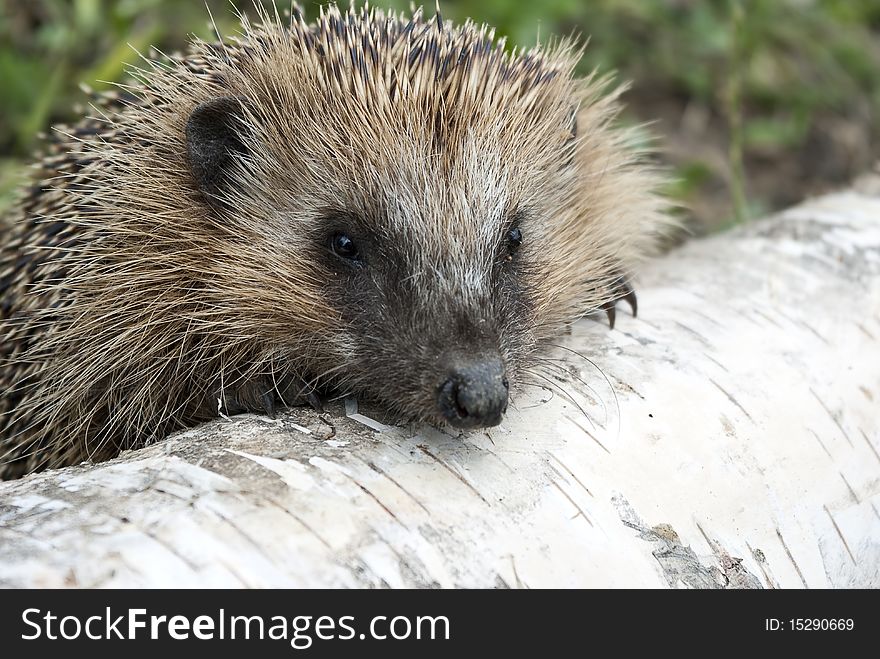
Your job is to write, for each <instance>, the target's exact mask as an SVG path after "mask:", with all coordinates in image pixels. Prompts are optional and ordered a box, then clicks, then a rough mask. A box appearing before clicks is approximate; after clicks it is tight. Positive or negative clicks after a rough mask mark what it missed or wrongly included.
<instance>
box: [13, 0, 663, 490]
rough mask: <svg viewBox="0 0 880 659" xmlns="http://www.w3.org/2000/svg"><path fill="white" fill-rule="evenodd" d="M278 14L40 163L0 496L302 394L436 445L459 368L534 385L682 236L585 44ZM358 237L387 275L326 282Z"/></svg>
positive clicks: (373, 16)
mask: <svg viewBox="0 0 880 659" xmlns="http://www.w3.org/2000/svg"><path fill="white" fill-rule="evenodd" d="M259 14H260V16H259V18H260V22H259V24H258V25H251V24H250V23H248V22H247V20H245V19H243V29H244V31H243V36H242V37H241V38H240V39H238V40H236V41H234V42H227V43H225V44H215V45H211V44H206V43H201V42H199V43H195V44H194V45H193V47H192V49H191V52H190V54H189V55H187V56H186V57H182V58H169V59H166V60H162V61H149V62H148V63H147V67H146V68H144V69H143V70H138V71H136V72H135V78H136V80H137V82H136V83H135V84H133V85H132V86H130V87H128V88H126V89H125V90H124V97H120V98H119V99H118V100H116V99H114V98H111V97H108V98H107V99H105V101H104V104H103V106H99V107H98V108H97V109H98V114H97V117H96V118H95V119H87V120H84V121H83V122H82V123H81V124H78V125H77V126H76V127H74V128H73V129H70V130H69V131H67V132H64V133H63V134H59V136H58V137H57V138H56V140H57V144H56V146H55V147H54V150H53V152H52V153H51V154H50V155H49V156H47V157H46V158H45V159H44V160H43V162H42V163H41V173H40V178H41V181H40V182H39V183H37V184H36V185H35V186H34V187H33V188H32V189H31V190H30V191H29V192H28V193H26V194H25V195H24V198H23V200H22V202H21V203H20V205H19V206H18V208H17V211H16V216H15V220H16V222H15V226H14V228H13V230H12V235H11V237H10V238H9V239H6V240H4V244H3V245H2V247H0V295H2V297H0V337H2V347H0V476H4V477H14V476H18V475H21V474H24V473H27V472H30V471H34V470H37V469H41V468H45V467H57V466H62V465H66V464H71V463H76V462H78V461H81V460H84V459H87V458H91V459H94V460H100V459H105V458H108V457H111V456H113V455H115V454H116V453H118V451H119V450H120V449H123V448H128V447H135V446H140V445H143V444H144V443H145V442H148V441H151V440H154V439H157V438H161V437H163V436H165V435H167V434H168V433H169V432H171V431H173V430H175V429H178V428H182V427H186V426H189V425H192V424H194V423H197V422H199V421H202V420H205V419H208V418H211V417H213V416H216V415H217V414H218V412H219V411H220V409H221V407H222V404H223V401H224V400H225V398H226V396H227V393H228V392H230V391H231V392H235V391H239V390H240V391H241V392H244V393H242V394H241V395H242V396H245V394H246V393H247V391H248V390H247V384H248V383H249V382H252V381H254V380H260V379H261V378H262V379H263V380H266V379H267V378H268V379H269V380H271V381H273V382H276V383H277V382H281V381H282V380H285V379H286V378H288V376H290V375H291V374H295V375H296V376H297V380H296V381H297V382H299V381H301V380H302V381H306V382H308V383H310V384H312V385H315V386H319V387H332V388H334V389H337V390H342V391H353V392H357V393H359V394H362V395H366V396H370V397H373V398H376V399H378V400H380V401H381V402H382V403H384V404H385V405H386V406H387V407H388V408H390V409H392V410H394V411H396V412H398V413H399V414H400V415H401V416H403V417H405V418H411V419H427V420H435V419H436V413H435V411H434V407H435V396H436V393H435V392H436V380H437V372H436V371H437V367H436V361H437V359H438V357H437V356H438V354H440V353H441V352H443V351H444V350H446V351H448V350H449V349H455V350H460V351H465V352H468V351H479V350H482V349H484V348H486V349H489V348H491V349H493V350H497V351H498V352H500V354H501V355H502V357H503V359H504V362H505V365H506V367H507V370H508V373H509V375H510V378H511V382H512V383H513V384H514V385H515V384H516V383H517V382H518V381H519V379H520V376H521V374H522V372H523V369H525V368H526V367H527V366H528V365H529V363H530V358H531V356H532V355H533V354H534V351H535V350H536V349H537V348H538V347H539V346H540V345H541V344H542V343H544V342H546V341H548V340H551V339H552V338H553V337H555V336H557V335H558V334H559V332H560V331H561V330H562V329H563V328H564V327H565V326H566V325H567V324H568V323H571V322H572V321H574V320H576V319H577V318H579V317H581V316H583V315H584V314H586V313H590V312H592V311H595V310H597V309H599V308H601V307H602V305H603V304H606V303H608V302H610V301H613V299H614V298H616V297H619V292H620V285H621V281H622V280H623V279H624V278H625V277H628V276H629V273H630V272H631V271H632V268H633V267H634V266H635V264H636V263H637V262H638V261H639V259H641V258H642V257H643V256H644V255H645V254H647V253H648V252H649V251H650V250H651V248H652V246H653V245H654V243H655V241H656V238H657V236H658V235H659V234H660V233H662V232H663V230H664V228H665V227H667V226H668V220H667V219H666V218H665V216H664V214H663V213H662V210H663V202H662V201H661V200H660V199H659V198H658V196H657V195H656V194H655V191H656V189H657V186H658V182H659V178H658V176H657V175H656V174H655V172H654V171H653V170H652V168H651V167H650V166H649V165H647V164H645V163H644V162H643V157H642V155H641V154H640V153H639V151H638V150H637V149H636V148H635V147H634V146H633V142H634V139H633V134H632V133H631V132H629V131H627V130H624V129H620V128H617V127H615V126H613V124H612V122H613V120H614V119H615V116H616V115H617V112H618V109H619V106H618V102H617V96H618V93H619V89H618V90H613V89H611V88H610V83H609V80H608V79H607V78H597V77H595V76H590V77H588V78H586V79H575V78H574V77H573V75H572V71H573V68H574V65H575V63H576V61H577V59H578V56H579V52H578V51H577V50H576V49H574V48H573V47H572V45H570V44H569V43H567V42H561V43H558V44H555V45H551V46H548V47H545V48H534V49H532V50H528V51H513V52H509V51H508V50H506V49H505V47H504V45H503V44H502V43H500V42H498V41H495V40H494V36H493V33H492V31H491V30H489V29H488V28H487V27H485V26H477V25H474V24H471V23H467V24H465V25H462V26H460V27H454V26H452V25H449V24H448V23H445V22H443V21H442V20H441V19H440V18H439V17H435V18H432V19H430V20H427V19H424V18H422V16H421V14H420V13H416V14H415V16H413V17H412V19H409V18H408V17H400V16H396V15H394V14H385V13H383V12H380V11H369V10H367V9H363V10H354V9H353V10H350V11H349V12H347V13H342V12H339V11H338V10H336V9H335V8H330V9H326V10H325V11H324V12H323V13H322V15H321V17H320V18H319V20H318V22H317V24H316V25H313V26H309V25H307V24H306V23H305V22H304V20H303V19H302V17H301V15H300V14H299V12H298V11H294V15H293V18H292V19H291V21H290V22H289V24H288V22H287V21H286V20H282V19H280V18H278V17H277V16H276V17H270V16H268V15H266V14H265V13H264V12H262V11H260V12H259ZM219 96H234V97H237V98H242V99H245V105H244V107H245V110H244V112H245V116H244V122H243V132H244V133H245V134H246V137H245V138H244V139H245V140H246V141H247V146H248V152H249V154H248V156H246V157H242V158H240V159H238V161H237V162H236V164H235V167H234V171H233V172H232V174H231V175H232V177H233V179H234V181H235V185H234V186H232V188H230V190H229V191H228V192H227V193H226V194H225V195H224V196H225V198H224V199H222V200H220V201H219V202H217V203H209V202H208V201H206V198H205V195H204V194H202V193H200V191H199V190H198V189H197V188H196V186H195V185H194V183H193V178H192V176H191V175H190V172H189V168H188V163H187V160H186V157H185V143H184V128H185V125H186V122H187V119H188V117H189V116H190V113H191V112H192V111H193V109H194V108H195V107H196V106H197V105H199V104H200V103H203V102H205V101H210V100H211V99H214V98H217V97H219ZM574 116H576V121H573V117H574ZM575 129H576V135H575V134H574V132H575ZM339 218H341V219H339ZM351 218H355V219H351ZM331 221H342V222H349V223H351V222H353V223H354V224H355V225H356V226H357V227H358V231H360V232H361V233H362V234H363V235H364V236H367V237H368V242H369V244H370V245H371V249H372V250H373V251H372V252H371V259H372V261H371V269H370V271H369V274H364V273H361V274H353V273H347V272H342V271H341V268H340V267H338V266H337V265H335V264H334V262H333V261H332V259H328V258H326V256H327V255H326V253H325V252H326V250H323V249H322V244H323V243H322V242H321V235H320V232H321V231H323V230H324V229H323V228H322V227H325V225H326V224H327V223H328V222H331ZM512 221H518V222H519V226H520V227H521V229H522V231H523V235H524V241H523V246H522V248H521V250H520V251H519V252H518V253H517V254H516V256H515V257H514V258H507V257H506V256H505V254H504V253H503V251H501V252H499V249H500V248H501V246H502V240H503V236H504V235H505V231H506V230H507V228H508V227H509V226H510V223H511V222H512ZM358 277H360V278H359V279H358ZM450 346H452V348H450ZM283 389H284V388H282V387H279V393H284V390H283ZM218 398H220V399H221V400H220V401H219V402H218ZM287 398H290V395H289V393H288V394H287ZM287 402H290V401H289V400H288V401H287Z"/></svg>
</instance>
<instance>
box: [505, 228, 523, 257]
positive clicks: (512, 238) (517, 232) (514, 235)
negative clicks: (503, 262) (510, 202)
mask: <svg viewBox="0 0 880 659" xmlns="http://www.w3.org/2000/svg"><path fill="white" fill-rule="evenodd" d="M522 242H523V234H522V230H521V229H520V228H519V227H513V228H512V229H511V230H510V231H508V232H507V254H508V256H510V257H513V255H514V254H516V251H517V250H518V249H519V248H520V246H521V245H522Z"/></svg>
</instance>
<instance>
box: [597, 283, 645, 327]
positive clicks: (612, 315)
mask: <svg viewBox="0 0 880 659" xmlns="http://www.w3.org/2000/svg"><path fill="white" fill-rule="evenodd" d="M614 294H615V297H614V298H613V299H611V300H609V301H608V302H606V303H605V304H603V305H602V306H601V307H599V309H601V310H602V311H604V312H605V313H606V314H608V324H609V325H610V326H611V329H614V321H615V319H616V318H617V310H616V309H617V303H618V302H620V301H621V300H625V301H626V302H627V303H628V304H629V308H630V309H632V315H633V318H635V317H636V315H638V311H639V305H638V301H637V300H636V292H635V291H634V290H633V287H632V286H631V285H630V283H629V280H627V279H621V280H620V283H619V284H618V285H617V288H616V289H615V291H614Z"/></svg>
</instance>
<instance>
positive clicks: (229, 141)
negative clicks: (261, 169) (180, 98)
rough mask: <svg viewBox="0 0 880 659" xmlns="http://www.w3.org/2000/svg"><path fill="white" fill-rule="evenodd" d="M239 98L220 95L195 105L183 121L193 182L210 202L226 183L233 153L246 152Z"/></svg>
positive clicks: (224, 188)
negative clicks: (184, 121)
mask: <svg viewBox="0 0 880 659" xmlns="http://www.w3.org/2000/svg"><path fill="white" fill-rule="evenodd" d="M243 115H244V107H243V103H242V99H241V98H237V97H234V96H221V97H219V98H215V99H212V100H210V101H206V102H205V103H202V104H201V105H198V106H196V108H195V109H194V110H193V111H192V114H190V115H189V119H188V120H187V122H186V157H187V161H188V163H189V169H190V171H191V172H192V175H193V178H195V182H196V186H197V187H198V189H199V190H201V192H202V193H203V194H204V195H205V196H206V197H207V198H208V199H209V200H211V201H212V202H217V201H218V199H217V198H218V196H221V195H222V194H223V193H224V192H225V191H226V190H227V189H228V187H229V184H230V178H229V173H230V171H231V168H232V165H233V164H234V162H235V158H236V154H238V155H244V154H247V152H248V151H247V147H246V146H245V143H244V140H243V138H242V130H244V122H243Z"/></svg>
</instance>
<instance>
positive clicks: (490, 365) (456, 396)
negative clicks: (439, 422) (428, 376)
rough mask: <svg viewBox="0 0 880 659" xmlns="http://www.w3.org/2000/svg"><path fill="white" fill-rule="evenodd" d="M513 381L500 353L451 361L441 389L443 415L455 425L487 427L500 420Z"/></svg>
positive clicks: (438, 398) (438, 399)
mask: <svg viewBox="0 0 880 659" xmlns="http://www.w3.org/2000/svg"><path fill="white" fill-rule="evenodd" d="M509 389H510V384H509V382H508V380H507V375H506V373H505V369H504V363H503V362H502V361H501V357H500V356H498V355H482V356H479V357H477V358H470V359H467V360H462V359H456V360H452V362H451V363H450V366H449V370H448V374H447V377H446V379H444V380H443V382H442V383H441V384H440V386H439V388H438V396H437V404H438V407H439V410H440V415H441V416H442V417H443V418H444V419H445V420H446V421H447V422H449V424H450V425H452V426H454V427H456V428H485V427H489V426H497V425H498V424H499V423H501V416H502V415H503V414H504V412H506V411H507V396H508V391H509Z"/></svg>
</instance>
